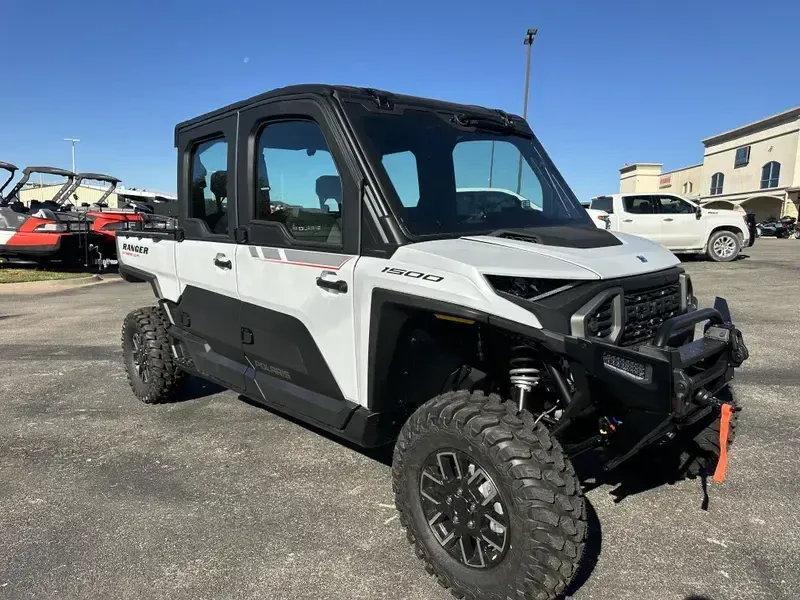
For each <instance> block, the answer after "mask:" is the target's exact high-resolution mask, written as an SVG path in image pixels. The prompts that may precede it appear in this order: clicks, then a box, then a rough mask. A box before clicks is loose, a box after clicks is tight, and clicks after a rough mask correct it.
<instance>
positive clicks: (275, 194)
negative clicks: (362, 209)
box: [255, 121, 344, 246]
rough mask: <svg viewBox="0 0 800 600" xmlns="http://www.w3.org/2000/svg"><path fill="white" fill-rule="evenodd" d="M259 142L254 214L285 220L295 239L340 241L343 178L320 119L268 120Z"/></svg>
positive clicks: (320, 241)
mask: <svg viewBox="0 0 800 600" xmlns="http://www.w3.org/2000/svg"><path fill="white" fill-rule="evenodd" d="M257 148H258V151H257V153H256V157H257V160H258V165H257V168H256V173H257V177H258V181H257V185H256V193H257V198H256V211H255V212H256V214H255V218H256V219H259V220H262V221H278V222H280V223H283V224H284V225H285V226H286V229H287V230H288V231H289V233H290V234H291V235H292V237H294V238H296V239H298V240H303V241H308V242H318V243H323V244H330V245H332V246H341V244H342V211H343V210H344V207H343V206H342V181H341V179H340V178H339V172H338V171H337V170H336V165H335V164H334V162H333V157H332V156H331V153H330V149H329V148H328V144H327V142H326V141H325V137H324V135H323V134H322V130H321V129H320V127H319V125H317V124H316V123H314V122H313V121H281V122H277V123H271V124H268V125H266V126H265V127H264V128H263V129H262V130H261V133H260V134H259V135H258V140H257Z"/></svg>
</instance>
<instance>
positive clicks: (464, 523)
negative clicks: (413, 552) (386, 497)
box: [419, 449, 510, 569]
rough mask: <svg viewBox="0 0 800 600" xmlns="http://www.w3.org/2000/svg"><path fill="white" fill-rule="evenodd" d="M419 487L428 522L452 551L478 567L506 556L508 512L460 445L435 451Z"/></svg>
mask: <svg viewBox="0 0 800 600" xmlns="http://www.w3.org/2000/svg"><path fill="white" fill-rule="evenodd" d="M419 489H420V492H419V493H420V502H421V503H422V509H423V511H424V513H425V518H426V519H427V521H428V525H429V526H430V528H431V531H432V532H433V535H434V537H435V538H436V540H437V541H438V542H439V544H440V545H441V546H442V547H443V548H444V549H445V550H446V551H447V552H448V554H450V556H452V557H453V558H454V559H455V560H457V561H459V562H461V563H462V564H464V565H466V566H468V567H473V568H476V569H486V568H490V567H493V566H495V565H496V564H498V563H499V562H500V561H501V560H502V559H503V556H504V555H505V553H506V550H507V549H508V545H509V540H510V535H509V513H508V510H507V508H506V506H505V505H504V504H503V500H502V498H501V496H500V494H499V493H498V491H497V486H496V485H495V483H494V481H492V479H491V477H490V476H489V475H488V474H487V473H486V471H485V470H484V468H483V467H482V466H481V465H480V464H479V463H478V462H477V461H475V460H474V459H473V458H472V457H470V456H469V455H468V454H466V453H465V452H462V451H460V450H455V449H444V450H439V451H436V452H433V453H431V454H430V456H428V459H427V460H426V461H425V464H424V466H423V468H422V474H421V475H420V484H419Z"/></svg>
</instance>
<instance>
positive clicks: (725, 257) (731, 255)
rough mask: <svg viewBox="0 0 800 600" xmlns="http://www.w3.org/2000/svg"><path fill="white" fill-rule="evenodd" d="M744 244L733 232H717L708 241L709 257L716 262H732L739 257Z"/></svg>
mask: <svg viewBox="0 0 800 600" xmlns="http://www.w3.org/2000/svg"><path fill="white" fill-rule="evenodd" d="M741 248H742V242H741V240H740V239H739V236H738V235H736V234H735V233H733V232H731V231H726V230H722V231H717V232H715V233H713V234H712V235H711V238H709V240H708V256H709V258H711V260H714V261H716V262H730V261H732V260H735V259H736V257H737V256H739V251H740V250H741Z"/></svg>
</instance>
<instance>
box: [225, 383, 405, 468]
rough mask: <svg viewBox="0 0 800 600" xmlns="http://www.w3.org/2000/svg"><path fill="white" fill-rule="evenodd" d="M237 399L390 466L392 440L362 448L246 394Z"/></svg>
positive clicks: (392, 449) (392, 448)
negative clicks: (388, 442)
mask: <svg viewBox="0 0 800 600" xmlns="http://www.w3.org/2000/svg"><path fill="white" fill-rule="evenodd" d="M239 400H241V401H242V402H244V403H245V404H248V405H250V406H252V407H254V408H258V409H261V410H264V411H266V412H268V413H270V414H273V415H275V416H276V417H280V418H281V419H285V420H287V421H289V422H291V423H294V424H295V425H297V426H299V427H302V428H303V429H307V430H309V431H311V432H312V433H315V434H317V435H320V436H322V437H324V438H326V439H328V440H330V441H332V442H336V443H337V444H339V445H340V446H344V447H345V448H348V449H349V450H353V451H354V452H358V453H359V454H361V455H363V456H365V457H367V458H369V459H371V460H374V461H375V462H378V463H381V464H382V465H385V466H387V467H391V466H392V452H393V451H394V442H392V443H390V444H386V445H384V446H379V447H377V448H364V447H363V446H359V445H358V444H354V443H353V442H349V441H348V440H346V439H344V438H342V437H339V436H338V435H336V434H334V433H330V432H328V431H326V430H325V429H322V428H320V427H316V426H314V425H312V424H310V423H307V422H306V421H302V420H300V419H297V418H295V417H293V416H292V415H290V414H287V413H285V412H281V411H280V410H278V409H275V408H272V407H271V406H267V405H265V404H261V403H260V402H256V401H255V400H251V399H250V398H248V397H246V396H239Z"/></svg>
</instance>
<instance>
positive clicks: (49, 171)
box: [22, 167, 75, 177]
mask: <svg viewBox="0 0 800 600" xmlns="http://www.w3.org/2000/svg"><path fill="white" fill-rule="evenodd" d="M22 172H23V173H25V175H30V174H31V173H46V174H48V175H60V176H62V177H75V173H73V172H72V171H67V170H66V169H58V168H56V167H25V168H24V169H23V170H22Z"/></svg>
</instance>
